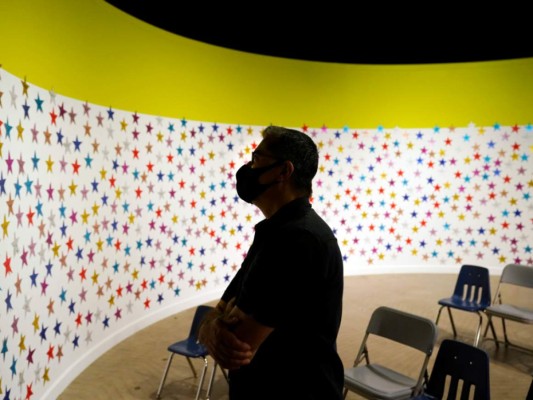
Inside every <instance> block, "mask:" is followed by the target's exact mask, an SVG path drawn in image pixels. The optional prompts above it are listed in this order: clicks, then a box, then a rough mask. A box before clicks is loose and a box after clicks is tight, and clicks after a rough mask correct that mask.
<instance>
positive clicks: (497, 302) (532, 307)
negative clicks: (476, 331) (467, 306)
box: [483, 264, 533, 352]
mask: <svg viewBox="0 0 533 400" xmlns="http://www.w3.org/2000/svg"><path fill="white" fill-rule="evenodd" d="M530 289H533V267H528V266H526V265H519V264H508V265H506V266H505V267H504V269H503V271H502V275H501V276H500V282H499V283H498V288H497V289H496V294H495V295H494V300H493V302H492V305H490V306H489V307H487V308H486V309H485V313H486V314H487V317H488V322H487V327H486V328H485V332H484V334H483V337H484V338H485V337H486V336H487V332H488V330H489V327H490V330H491V332H492V338H493V340H494V342H495V343H496V347H499V344H500V343H502V341H500V340H499V339H498V337H497V336H496V330H495V329H494V324H493V322H492V318H493V317H498V318H500V319H501V320H502V327H503V337H504V340H503V343H504V344H505V346H512V347H516V348H518V349H522V350H525V351H527V352H533V349H531V348H527V347H524V346H519V345H517V344H514V343H511V341H510V340H509V338H508V335H507V325H506V323H505V321H506V320H509V321H515V322H518V323H522V324H533V300H532V299H533V291H531V290H530ZM511 290H512V292H513V294H514V296H511V292H510V291H511ZM519 291H521V292H522V294H523V295H524V296H523V297H524V298H525V301H522V302H521V304H518V303H519V301H518V300H517V299H518V292H519ZM504 292H505V299H504ZM526 292H527V293H526ZM524 304H525V305H526V306H525V307H524ZM530 337H531V336H530Z"/></svg>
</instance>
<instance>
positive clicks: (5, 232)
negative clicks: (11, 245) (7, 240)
mask: <svg viewBox="0 0 533 400" xmlns="http://www.w3.org/2000/svg"><path fill="white" fill-rule="evenodd" d="M8 227H9V221H8V220H7V219H6V216H5V215H4V222H2V234H3V236H2V237H6V236H8V232H7V228H8Z"/></svg>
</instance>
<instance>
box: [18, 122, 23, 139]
mask: <svg viewBox="0 0 533 400" xmlns="http://www.w3.org/2000/svg"><path fill="white" fill-rule="evenodd" d="M17 132H18V133H17V139H20V140H22V141H23V140H24V139H23V137H22V133H23V132H24V128H23V127H22V125H21V123H20V122H19V124H18V125H17Z"/></svg>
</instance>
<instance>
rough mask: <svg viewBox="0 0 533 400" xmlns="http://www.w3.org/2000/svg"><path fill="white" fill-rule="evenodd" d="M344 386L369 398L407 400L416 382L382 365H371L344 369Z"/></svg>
mask: <svg viewBox="0 0 533 400" xmlns="http://www.w3.org/2000/svg"><path fill="white" fill-rule="evenodd" d="M352 380H353V381H357V382H358V384H357V386H353V385H351V384H350V383H351V381H352ZM344 386H345V387H347V388H349V389H350V390H352V391H354V392H356V393H360V394H362V395H365V396H368V397H370V398H372V397H377V398H381V399H408V398H410V397H411V395H412V391H413V389H414V388H415V386H416V381H415V380H414V379H412V378H410V377H408V376H405V375H402V374H400V373H398V372H396V371H393V370H391V369H389V368H387V367H384V366H382V365H379V364H372V365H360V366H358V367H356V368H347V369H345V371H344ZM361 392H363V393H361Z"/></svg>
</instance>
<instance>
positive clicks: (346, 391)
mask: <svg viewBox="0 0 533 400" xmlns="http://www.w3.org/2000/svg"><path fill="white" fill-rule="evenodd" d="M347 394H348V389H344V393H343V395H342V398H343V399H345V398H346V395H347Z"/></svg>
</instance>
